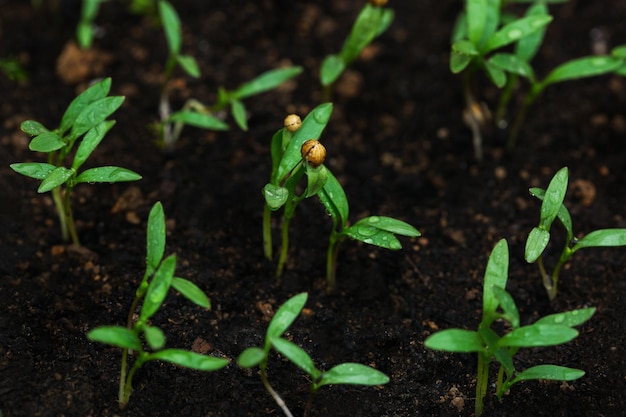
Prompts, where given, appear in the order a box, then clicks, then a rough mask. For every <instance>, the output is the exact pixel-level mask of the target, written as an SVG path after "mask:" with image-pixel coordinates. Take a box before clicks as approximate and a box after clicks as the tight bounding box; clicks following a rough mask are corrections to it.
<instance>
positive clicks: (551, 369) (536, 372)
mask: <svg viewBox="0 0 626 417" xmlns="http://www.w3.org/2000/svg"><path fill="white" fill-rule="evenodd" d="M583 375H585V371H581V370H580V369H575V368H566V367H565V366H557V365H537V366H533V367H532V368H528V369H526V370H525V371H523V372H520V373H519V374H518V375H517V377H516V378H515V379H514V380H513V381H512V383H516V382H520V381H528V380H531V379H547V380H552V381H573V380H575V379H578V378H580V377H582V376H583Z"/></svg>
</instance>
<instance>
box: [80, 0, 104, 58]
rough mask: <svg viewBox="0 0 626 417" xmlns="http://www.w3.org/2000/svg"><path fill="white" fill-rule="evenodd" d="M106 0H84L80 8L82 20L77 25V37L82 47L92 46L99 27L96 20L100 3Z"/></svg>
mask: <svg viewBox="0 0 626 417" xmlns="http://www.w3.org/2000/svg"><path fill="white" fill-rule="evenodd" d="M104 1H105V0H83V4H82V7H81V10H80V20H79V22H78V25H77V26H76V39H77V40H78V45H79V46H80V47H81V48H90V47H91V45H92V44H93V38H94V37H95V35H96V32H97V28H96V26H95V25H94V20H95V19H96V16H98V9H100V3H102V2H104Z"/></svg>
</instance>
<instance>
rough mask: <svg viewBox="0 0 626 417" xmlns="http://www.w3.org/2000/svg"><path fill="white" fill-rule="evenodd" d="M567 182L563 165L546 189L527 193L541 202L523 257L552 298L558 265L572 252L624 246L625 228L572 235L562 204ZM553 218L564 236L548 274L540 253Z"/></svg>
mask: <svg viewBox="0 0 626 417" xmlns="http://www.w3.org/2000/svg"><path fill="white" fill-rule="evenodd" d="M567 183H568V170H567V167H563V168H561V169H560V170H559V171H558V172H557V173H556V174H555V175H554V177H553V178H552V180H551V181H550V184H549V185H548V189H547V190H544V189H541V188H531V189H530V194H531V195H532V196H534V197H537V198H538V199H539V200H541V201H542V203H541V216H540V220H539V225H538V226H537V227H534V228H533V229H532V230H531V232H530V233H529V235H528V239H527V240H526V248H525V251H524V257H525V258H526V261H527V262H528V263H534V262H537V266H538V267H539V272H540V273H541V278H542V281H543V285H544V287H545V288H546V291H547V293H548V297H549V298H550V300H553V299H554V298H555V297H556V294H557V283H558V279H559V275H560V272H561V268H562V267H563V265H565V263H567V261H568V260H569V259H570V258H571V257H572V255H573V254H574V253H575V252H576V251H578V250H579V249H583V248H592V247H615V246H626V229H600V230H595V231H592V232H590V233H589V234H587V235H585V236H584V237H583V238H581V239H578V238H576V237H575V236H574V232H573V228H572V218H571V216H570V213H569V211H568V210H567V207H565V205H564V204H563V200H564V199H565V193H566V192H567ZM557 218H558V219H559V221H560V222H561V224H562V225H563V227H564V228H565V231H566V233H567V239H566V241H565V245H564V247H563V250H562V251H561V255H560V256H559V260H558V262H557V264H556V266H555V267H554V270H553V271H552V274H549V273H547V272H546V268H545V266H544V262H543V254H544V252H545V250H546V248H547V246H548V243H549V242H550V228H551V226H552V223H553V222H554V220H555V219H557Z"/></svg>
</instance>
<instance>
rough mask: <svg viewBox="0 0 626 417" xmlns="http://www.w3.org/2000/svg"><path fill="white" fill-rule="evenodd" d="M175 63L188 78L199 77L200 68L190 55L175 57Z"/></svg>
mask: <svg viewBox="0 0 626 417" xmlns="http://www.w3.org/2000/svg"><path fill="white" fill-rule="evenodd" d="M176 62H178V64H179V65H180V66H181V68H182V69H183V70H184V71H185V72H186V73H187V74H188V75H190V76H192V77H194V78H199V77H200V67H199V66H198V62H196V59H195V58H194V57H192V56H191V55H176Z"/></svg>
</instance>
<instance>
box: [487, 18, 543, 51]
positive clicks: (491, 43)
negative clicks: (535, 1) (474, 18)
mask: <svg viewBox="0 0 626 417" xmlns="http://www.w3.org/2000/svg"><path fill="white" fill-rule="evenodd" d="M551 21H552V16H549V15H547V16H546V15H533V16H526V17H522V18H521V19H519V20H516V21H514V22H511V23H509V24H508V25H505V26H503V27H502V28H501V29H500V30H498V31H497V32H496V33H494V34H493V36H491V38H489V40H488V41H487V45H486V47H485V48H486V50H487V51H492V50H494V49H497V48H501V47H503V46H505V45H509V44H511V43H513V42H516V41H518V40H519V39H521V38H523V37H525V36H528V35H531V34H533V33H535V32H537V31H538V30H541V29H543V28H544V27H545V26H547V25H548V23H550V22H551Z"/></svg>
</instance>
